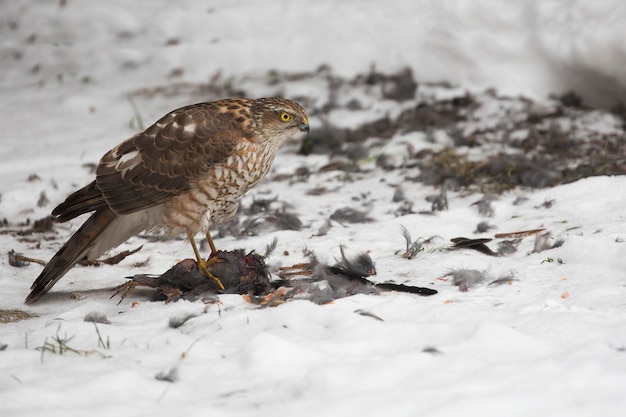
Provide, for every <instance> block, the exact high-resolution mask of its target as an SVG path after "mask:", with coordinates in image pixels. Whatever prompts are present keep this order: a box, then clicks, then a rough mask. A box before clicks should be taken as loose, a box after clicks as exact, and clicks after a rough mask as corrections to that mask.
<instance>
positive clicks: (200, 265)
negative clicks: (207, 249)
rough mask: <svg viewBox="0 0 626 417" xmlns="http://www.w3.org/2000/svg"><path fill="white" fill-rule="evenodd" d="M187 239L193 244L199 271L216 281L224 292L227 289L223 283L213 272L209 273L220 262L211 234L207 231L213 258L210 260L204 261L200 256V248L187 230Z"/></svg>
mask: <svg viewBox="0 0 626 417" xmlns="http://www.w3.org/2000/svg"><path fill="white" fill-rule="evenodd" d="M187 237H188V238H189V243H191V247H192V248H193V253H194V254H195V255H196V261H197V263H198V269H200V270H201V271H202V272H204V274H205V275H206V276H207V277H209V278H210V279H212V280H213V281H215V283H216V284H217V286H218V288H219V289H220V290H222V291H224V289H225V287H224V284H222V281H220V279H219V278H218V277H216V276H215V275H213V274H212V273H211V272H209V269H208V268H207V267H209V266H211V265H213V264H216V263H218V262H219V261H220V260H219V258H218V257H217V256H215V254H216V253H217V251H216V250H215V244H214V243H213V239H211V234H210V233H209V232H208V231H207V233H206V237H207V240H208V241H209V245H210V246H211V257H209V259H208V260H206V261H205V260H204V259H202V256H200V251H199V250H198V246H197V245H196V241H195V240H194V238H193V236H192V234H191V232H190V231H189V230H187Z"/></svg>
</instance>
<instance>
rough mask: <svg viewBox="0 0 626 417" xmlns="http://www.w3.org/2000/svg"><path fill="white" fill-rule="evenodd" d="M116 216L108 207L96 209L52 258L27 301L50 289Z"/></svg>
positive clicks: (33, 300) (84, 253)
mask: <svg viewBox="0 0 626 417" xmlns="http://www.w3.org/2000/svg"><path fill="white" fill-rule="evenodd" d="M115 218H116V214H115V213H114V212H113V211H111V209H109V208H108V207H105V208H100V209H98V210H96V211H95V212H94V213H93V214H92V215H91V217H90V218H89V219H87V221H86V222H85V223H84V224H83V225H82V226H81V227H80V229H78V230H77V231H76V233H74V234H73V235H72V237H70V238H69V240H68V241H67V242H65V245H63V247H62V248H61V249H59V251H58V252H57V253H56V254H55V255H54V256H53V257H52V259H50V262H48V264H47V265H46V266H45V267H44V269H43V271H41V274H39V276H38V277H37V279H36V280H35V282H33V285H32V286H31V287H30V288H31V290H32V291H31V292H30V294H28V297H26V303H27V304H32V303H34V302H35V301H37V300H38V299H39V298H40V297H42V296H43V295H45V294H46V293H47V292H48V291H50V288H52V287H53V286H54V284H56V283H57V281H58V280H59V279H61V277H63V275H65V274H66V273H67V271H69V270H70V269H71V268H72V267H73V266H74V265H76V263H77V262H78V261H80V260H81V259H82V258H84V257H85V255H86V254H87V252H89V249H90V247H91V246H92V245H93V244H94V242H95V241H96V239H97V238H98V236H100V234H101V233H102V232H103V231H104V230H105V229H106V228H107V226H109V225H110V224H111V222H112V221H113V220H114V219H115Z"/></svg>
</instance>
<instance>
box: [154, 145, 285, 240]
mask: <svg viewBox="0 0 626 417" xmlns="http://www.w3.org/2000/svg"><path fill="white" fill-rule="evenodd" d="M276 150H277V149H273V148H267V147H263V146H260V145H259V144H258V143H256V142H251V141H248V140H244V141H241V143H240V144H239V145H238V146H237V147H236V148H235V150H234V152H233V154H232V155H231V156H230V157H228V158H227V159H226V161H224V162H223V163H221V164H216V165H214V166H213V167H212V169H211V170H210V171H209V172H208V174H207V176H206V177H205V178H204V179H202V180H201V181H199V182H198V183H197V185H196V187H194V188H193V189H192V190H191V191H188V192H186V193H183V194H181V195H178V196H176V197H174V198H172V199H171V200H170V201H168V202H167V203H165V205H164V210H163V218H164V223H165V224H166V225H167V226H166V227H167V231H168V233H169V234H180V233H184V232H186V230H189V231H191V232H192V234H196V233H198V232H199V231H203V232H206V231H207V230H208V229H209V227H211V226H216V225H219V224H221V223H224V222H226V221H228V220H230V219H232V218H233V217H234V216H235V214H236V213H237V209H238V208H239V200H240V198H241V197H242V196H243V195H244V194H245V193H246V192H247V191H248V190H250V189H251V188H252V187H254V186H255V185H256V184H257V183H258V182H259V181H260V180H261V179H263V177H264V176H265V175H266V174H267V173H268V172H269V170H270V168H271V166H272V163H273V161H274V157H275V155H276Z"/></svg>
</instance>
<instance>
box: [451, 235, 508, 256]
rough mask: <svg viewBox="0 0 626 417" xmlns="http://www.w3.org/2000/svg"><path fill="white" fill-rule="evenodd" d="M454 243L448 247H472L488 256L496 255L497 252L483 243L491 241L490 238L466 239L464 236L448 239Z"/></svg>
mask: <svg viewBox="0 0 626 417" xmlns="http://www.w3.org/2000/svg"><path fill="white" fill-rule="evenodd" d="M450 240H451V241H452V242H453V243H454V245H452V247H451V248H450V249H451V250H455V249H473V250H476V251H478V252H480V253H484V254H485V255H489V256H498V254H497V253H496V252H494V251H492V250H491V249H489V247H488V246H487V245H486V244H485V243H487V242H491V239H486V238H485V239H468V238H466V237H455V238H453V239H450Z"/></svg>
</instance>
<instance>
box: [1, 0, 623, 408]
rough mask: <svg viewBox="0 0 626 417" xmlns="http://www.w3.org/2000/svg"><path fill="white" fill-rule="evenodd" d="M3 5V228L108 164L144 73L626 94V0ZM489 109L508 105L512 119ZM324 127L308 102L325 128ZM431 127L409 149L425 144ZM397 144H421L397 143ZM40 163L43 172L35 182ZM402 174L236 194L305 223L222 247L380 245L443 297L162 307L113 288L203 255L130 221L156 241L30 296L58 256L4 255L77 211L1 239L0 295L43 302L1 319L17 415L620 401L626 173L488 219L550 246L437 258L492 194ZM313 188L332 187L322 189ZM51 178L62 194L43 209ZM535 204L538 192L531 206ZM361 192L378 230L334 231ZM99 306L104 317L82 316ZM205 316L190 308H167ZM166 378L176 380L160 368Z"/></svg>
mask: <svg viewBox="0 0 626 417" xmlns="http://www.w3.org/2000/svg"><path fill="white" fill-rule="evenodd" d="M0 8H1V9H2V15H1V16H0V33H1V34H2V36H1V37H0V69H1V73H0V91H1V93H0V96H1V98H0V112H1V114H2V117H0V161H2V162H0V196H1V197H0V220H1V219H2V218H7V219H9V220H10V221H11V222H15V223H18V222H23V221H26V220H27V219H31V220H34V219H38V218H41V217H44V216H46V215H47V214H49V212H50V211H51V209H52V208H53V207H54V206H55V205H56V204H58V203H59V202H61V201H62V200H63V199H64V198H65V196H66V195H67V194H68V193H70V192H71V191H73V190H75V189H76V188H78V187H80V186H83V185H84V184H86V183H87V182H88V181H91V179H92V175H93V174H92V173H90V172H89V170H88V169H87V168H85V167H84V166H83V164H87V163H94V162H97V160H98V159H99V158H100V156H101V155H102V154H104V153H105V152H106V151H107V150H108V149H110V148H111V147H112V146H114V145H115V144H117V143H118V142H120V141H121V140H123V139H124V138H126V137H129V136H130V135H132V134H133V133H134V132H135V131H136V125H134V124H133V123H131V120H132V119H133V114H134V113H133V109H132V107H131V104H130V102H129V101H128V99H127V96H128V94H130V93H133V92H135V91H137V90H139V89H143V88H146V89H151V88H156V87H159V86H164V85H168V84H173V83H181V85H182V84H184V83H190V84H193V83H203V82H207V81H208V80H209V79H210V78H211V77H213V76H215V74H217V73H218V72H219V74H220V77H221V78H222V79H229V78H232V80H233V83H235V84H236V83H242V84H245V86H246V91H251V92H253V93H258V94H259V95H262V94H264V93H266V92H267V93H271V92H272V91H274V90H272V88H273V87H269V86H268V85H267V83H265V82H261V81H259V80H264V79H265V77H266V76H267V73H268V71H270V70H279V71H285V72H299V71H311V70H315V69H316V68H317V67H319V66H320V65H322V64H327V65H328V66H329V67H330V68H331V69H332V71H333V72H334V73H336V74H339V75H345V76H353V75H355V74H357V73H364V72H366V71H367V70H368V69H369V66H370V65H372V64H373V65H375V66H376V68H377V69H378V70H379V71H383V72H384V71H396V70H398V69H400V68H402V67H404V66H409V67H410V68H411V69H412V70H413V73H414V76H415V78H416V79H417V80H418V81H419V82H422V81H441V80H445V81H450V82H452V83H455V84H458V85H461V86H462V87H461V90H463V89H468V90H476V89H484V88H487V87H495V88H496V89H497V90H498V91H499V92H501V93H504V94H511V95H526V96H529V97H532V98H535V99H543V98H545V97H546V96H547V95H548V94H549V93H553V92H554V93H559V92H563V91H565V90H571V89H575V90H576V91H577V92H578V93H579V94H581V95H582V96H583V97H584V98H585V100H589V101H590V102H595V103H598V104H611V103H613V102H615V100H619V99H622V98H623V97H624V91H625V89H624V86H626V75H625V73H624V71H623V68H624V66H625V64H626V43H624V39H626V33H625V31H626V26H625V25H624V24H623V22H624V21H626V6H625V5H624V3H623V2H621V1H617V0H615V1H610V0H606V1H595V2H583V1H560V0H552V1H538V0H537V1H526V2H515V3H513V2H503V1H487V0H478V1H472V2H464V1H461V0H458V1H442V2H439V1H437V2H436V1H432V2H426V1H422V2H408V1H406V2H405V1H388V2H385V3H382V2H374V1H356V0H355V1H350V0H346V1H342V2H336V1H326V0H322V1H316V2H311V1H304V0H290V1H273V2H259V1H253V0H239V1H231V2H211V1H192V0H187V1H180V2H171V1H161V0H160V1H150V2H148V1H141V2H139V1H138V2H126V1H121V0H111V1H107V2H96V1H81V2H77V1H72V0H68V1H67V2H59V1H56V2H29V1H26V0H14V1H6V0H5V1H0ZM285 88H286V89H287V90H288V91H287V93H288V94H289V95H292V96H307V97H310V99H311V100H312V101H316V100H318V101H320V100H321V101H323V97H321V96H320V95H321V94H326V93H327V90H326V89H324V90H323V91H321V90H320V91H318V90H317V89H316V85H315V84H314V83H292V84H290V86H287V87H285ZM447 91H450V90H447ZM355 94H358V92H356V93H355ZM197 99H198V97H196V96H194V97H190V96H189V95H187V96H185V94H177V95H172V96H168V95H167V94H156V95H154V97H153V98H150V97H149V96H141V98H139V99H137V105H138V107H139V109H140V111H141V114H142V116H143V119H144V120H145V121H146V122H147V123H151V122H152V121H154V120H156V118H158V117H159V116H161V115H162V114H164V113H165V112H166V111H168V110H171V109H173V108H176V107H178V106H181V105H184V104H189V103H190V102H191V101H199V100H197ZM388 107H390V105H388V103H386V102H385V101H381V102H380V103H378V104H373V105H372V106H371V107H370V108H368V109H366V110H363V111H362V112H355V113H354V114H343V113H341V112H337V113H335V114H331V115H330V117H331V118H332V120H333V122H335V123H337V124H342V125H344V126H357V125H358V124H359V123H362V122H363V121H364V120H368V118H370V117H371V116H372V114H374V113H375V114H381V113H382V114H384V113H385V112H392V111H397V109H395V110H393V109H390V108H388ZM485 111H487V112H488V111H489V109H485ZM492 117H493V118H494V123H497V117H498V112H497V111H494V112H493V116H492ZM316 122H317V123H318V125H319V122H320V120H319V119H318V118H315V117H314V118H312V127H311V128H312V129H315V128H316V125H315V123H316ZM594 123H596V124H597V128H598V129H612V123H613V122H612V121H611V120H607V118H602V117H598V118H597V120H595V122H594ZM521 134H522V135H523V132H522V133H521ZM414 139H415V140H416V141H417V142H416V147H417V148H421V147H427V146H430V145H432V144H430V143H427V142H426V141H424V140H423V139H421V138H414ZM401 140H412V139H411V138H409V137H405V138H394V139H393V140H392V141H391V143H392V144H393V143H394V141H401ZM432 146H435V145H432ZM325 162H326V160H325V159H323V158H322V157H320V156H309V157H305V156H300V155H297V154H296V153H295V151H294V145H293V144H288V145H287V146H286V147H285V149H283V150H282V151H281V152H280V154H279V155H278V157H277V161H276V163H275V165H274V169H273V174H280V173H287V174H289V173H292V172H293V171H294V169H295V168H297V167H300V166H310V167H312V168H315V167H319V166H320V165H322V164H323V163H325ZM31 174H36V175H37V177H38V178H35V179H32V178H31V180H29V179H28V178H29V176H30V175H31ZM401 181H402V178H401V177H400V176H399V174H398V173H397V171H392V172H391V173H388V174H385V175H384V177H383V176H381V171H380V170H376V169H374V170H371V171H369V172H368V171H364V173H362V174H359V175H358V176H357V177H356V178H355V180H354V181H353V182H349V181H344V179H343V178H342V175H340V174H337V173H333V172H330V173H328V172H327V173H320V174H314V175H312V176H311V178H310V179H309V181H308V182H306V183H302V182H295V183H290V182H287V181H266V182H263V183H261V184H260V185H259V186H258V187H257V188H255V189H254V190H253V191H252V192H251V193H250V194H249V195H247V196H246V197H245V199H244V203H245V202H248V203H249V202H250V201H251V200H252V199H253V198H255V197H256V198H267V197H268V196H278V197H279V199H281V200H282V201H285V200H288V201H289V202H290V204H291V205H292V207H293V208H292V210H293V211H294V212H295V213H297V215H298V216H299V217H300V218H301V219H302V221H303V223H304V227H303V229H302V230H300V231H278V232H273V233H269V234H266V235H261V236H256V237H248V238H245V239H242V240H236V239H234V238H233V237H225V238H220V239H217V240H216V243H217V244H218V245H219V247H220V248H222V249H236V248H240V247H243V248H245V249H247V250H252V249H256V250H259V251H262V249H263V247H264V246H265V245H266V244H268V243H270V242H271V240H272V239H273V238H274V237H276V238H277V239H278V247H277V249H276V250H275V252H274V254H273V255H272V256H271V257H270V258H269V259H268V262H269V263H270V264H275V265H279V264H280V265H292V264H296V263H298V262H301V261H303V260H304V259H305V258H304V255H303V249H304V248H308V249H311V250H313V251H315V253H316V254H317V255H318V256H319V257H320V258H321V260H323V261H326V262H332V261H333V259H334V258H335V257H338V256H339V245H340V244H343V245H345V247H346V250H347V252H348V254H355V253H358V252H359V251H367V252H369V254H370V255H371V257H372V258H373V260H374V261H375V263H376V269H377V275H376V276H374V277H372V278H373V279H374V280H376V281H380V282H382V281H393V282H397V283H405V284H409V285H418V286H425V287H430V288H434V289H436V290H437V291H439V293H438V294H436V295H434V296H431V297H419V296H416V295H411V294H401V293H394V292H388V293H383V294H381V295H356V296H351V297H347V298H343V299H339V300H336V301H335V302H334V303H332V304H326V305H317V304H313V303H311V302H309V301H303V300H300V301H291V302H287V303H285V304H283V305H280V306H278V307H272V308H259V307H258V306H256V305H252V304H249V303H247V302H246V301H244V299H243V298H242V297H241V296H239V295H222V296H220V304H208V305H205V304H203V303H202V302H201V301H194V302H189V301H178V302H174V303H169V304H163V303H160V302H150V301H148V294H149V293H148V291H136V292H134V293H132V294H131V295H130V296H129V297H128V298H126V299H125V300H123V301H122V302H121V303H120V304H119V305H118V304H117V301H118V300H115V299H114V300H110V299H109V297H110V295H111V291H110V290H111V288H113V287H115V286H116V285H119V284H120V283H123V282H124V281H125V279H124V277H125V276H129V275H133V274H135V273H142V272H145V273H162V272H164V271H165V270H167V269H168V268H170V267H171V266H172V265H174V264H175V263H176V262H177V261H178V260H180V259H183V258H186V257H189V256H190V247H189V245H188V243H187V242H185V241H183V240H171V241H167V242H147V241H145V240H144V239H141V238H140V237H136V238H132V239H131V240H129V242H128V243H126V244H124V245H122V246H121V247H120V248H119V249H118V250H123V249H132V248H135V247H137V246H139V245H140V244H143V245H144V247H143V249H142V251H140V252H139V253H137V254H135V255H133V256H131V257H129V258H127V259H125V260H124V261H122V262H121V263H120V264H118V265H114V266H101V267H80V266H77V267H76V268H74V269H73V270H72V271H70V272H69V273H68V274H67V276H66V277H64V278H63V279H62V280H61V281H59V283H58V284H57V285H56V286H55V287H54V289H53V290H52V292H51V293H50V295H49V296H48V297H46V298H45V299H43V300H42V301H41V303H39V304H35V305H34V306H26V305H24V304H23V300H24V297H25V296H26V294H27V293H28V289H29V286H30V284H31V282H32V280H33V279H34V278H35V277H36V276H37V275H38V273H39V272H40V270H41V266H39V265H37V264H30V265H28V266H26V267H23V268H14V267H11V266H9V263H8V257H7V253H8V251H9V250H11V249H13V250H15V251H16V252H20V253H23V254H26V255H28V256H30V257H33V258H40V259H49V258H50V257H51V256H52V254H53V253H54V252H55V250H57V249H58V248H59V247H60V245H61V244H62V242H63V241H64V239H65V238H66V237H68V236H69V235H70V234H71V232H72V231H74V230H75V229H76V228H77V227H78V225H79V224H80V221H81V220H82V219H77V220H76V221H72V222H70V223H68V224H63V225H60V226H58V227H57V230H58V231H59V234H60V235H61V236H55V238H54V239H53V240H46V239H45V238H43V237H40V238H37V237H36V236H35V237H32V236H29V237H31V239H27V238H25V239H16V238H15V237H14V236H12V235H10V234H4V233H3V234H0V255H1V257H0V285H1V288H2V294H3V295H2V298H1V300H0V309H3V310H8V309H20V310H23V311H27V312H31V313H34V314H36V315H37V317H35V318H31V319H27V320H22V321H17V322H12V323H5V324H0V344H2V345H6V347H5V349H4V350H2V351H0V369H1V371H0V415H2V416H7V417H8V416H11V417H13V416H42V415H45V416H61V415H62V416H64V417H71V416H85V415H90V416H111V415H133V416H143V415H146V416H148V415H149V416H161V415H163V416H166V415H172V414H178V415H185V416H195V415H202V416H204V415H216V416H217V415H225V416H226V415H228V416H251V415H255V416H256V415H267V414H270V415H299V416H318V415H325V416H335V415H336V416H339V415H342V416H343V415H359V416H379V415H383V414H384V415H390V416H416V415H423V416H456V415H463V416H489V415H493V416H495V415H498V416H500V415H506V416H531V415H532V416H543V415H545V416H547V415H549V416H568V417H571V416H600V415H601V416H620V415H623V413H624V410H626V396H625V395H624V387H626V356H625V355H626V244H625V243H624V242H625V241H626V209H625V207H626V178H625V177H592V178H586V179H582V180H579V181H577V182H575V183H571V184H567V185H562V186H558V187H554V188H546V189H539V190H532V189H516V190H513V191H509V192H506V193H504V194H502V195H500V196H499V198H498V199H497V200H496V201H494V202H493V207H494V215H493V217H491V218H489V222H490V223H491V224H493V225H496V226H497V229H496V230H495V231H490V232H489V233H487V234H486V235H485V236H487V237H493V236H492V235H493V233H495V232H514V231H519V230H526V229H534V228H545V229H547V230H548V231H549V232H551V233H552V236H553V237H554V238H555V239H563V241H564V243H563V245H561V246H560V247H558V248H554V249H551V250H548V251H544V252H539V253H535V252H534V251H533V245H534V238H533V237H526V238H525V239H524V240H523V241H522V243H521V245H520V247H519V249H518V251H517V252H516V253H514V254H512V255H509V256H504V257H488V256H485V255H482V254H479V253H477V252H474V251H453V252H449V251H446V250H444V249H445V248H446V247H447V246H449V239H450V238H453V237H457V236H467V237H474V236H475V235H474V229H475V227H476V224H477V223H478V222H480V221H482V220H484V218H483V217H481V216H480V215H479V213H478V211H477V210H476V207H474V206H472V203H474V202H475V201H476V200H477V199H478V197H477V196H476V195H474V194H468V193H463V192H450V193H449V196H448V197H449V208H448V210H446V211H442V212H437V213H436V215H433V216H424V215H420V214H409V215H405V216H401V217H396V216H395V215H394V214H393V210H394V209H395V208H396V205H394V204H392V203H391V197H392V195H393V192H394V188H393V187H391V186H390V185H393V184H398V183H399V182H401ZM317 185H319V186H325V187H327V188H329V189H331V190H338V192H332V193H328V194H325V195H323V196H312V195H309V194H307V193H306V192H307V191H308V190H310V189H311V188H313V187H314V186H317ZM43 191H45V195H46V197H47V199H48V200H49V202H48V203H43V204H40V205H38V204H37V201H38V200H39V199H40V195H41V193H42V192H43ZM404 191H405V193H406V194H407V198H409V199H411V200H412V201H414V202H416V206H417V207H418V208H420V209H421V208H424V209H428V207H429V203H427V202H425V201H424V197H426V196H428V195H431V194H436V193H437V190H434V189H433V188H432V187H430V186H426V185H423V184H420V183H410V184H407V185H406V186H405V190H404ZM520 196H523V197H526V198H527V199H528V200H527V201H526V202H524V203H523V204H516V205H514V204H513V201H514V200H516V198H518V197H520ZM550 200H553V203H552V205H551V206H550V207H547V206H549V205H544V203H545V202H546V201H550ZM355 201H356V202H359V203H358V204H361V203H362V205H363V208H364V209H367V210H369V215H370V216H371V217H372V218H374V219H375V222H373V223H365V224H350V225H339V224H334V227H333V228H332V229H330V231H329V232H328V234H327V235H325V236H319V235H318V233H317V232H318V230H319V229H320V227H322V225H323V224H324V222H325V220H326V219H327V218H328V217H329V215H330V214H331V213H333V211H334V210H335V209H336V208H339V207H344V206H348V205H354V204H355ZM401 225H403V226H405V227H406V228H407V229H408V230H409V231H410V232H411V235H412V236H413V238H414V239H416V238H418V237H422V238H425V239H427V238H430V237H432V236H438V237H437V238H435V239H433V240H432V241H431V242H430V243H429V244H428V245H426V250H425V251H423V252H420V253H419V254H418V256H417V257H415V258H414V259H410V260H409V259H405V258H402V256H401V255H400V253H401V252H402V251H403V249H404V245H405V242H404V239H403V238H402V235H401V232H400V226H401ZM1 230H2V228H0V231H1ZM481 237H484V236H481ZM143 261H147V263H146V264H145V265H144V266H141V267H135V266H134V265H135V264H136V263H141V262H143ZM460 268H466V269H477V270H481V271H487V272H488V273H489V274H490V275H491V276H493V277H499V276H502V275H507V274H512V275H513V276H514V277H515V278H516V280H515V281H512V282H511V284H510V285H500V286H490V285H487V282H484V283H482V284H479V285H477V286H475V287H472V288H470V290H469V291H467V292H461V291H459V289H458V288H457V287H455V286H453V285H452V284H451V279H450V277H449V276H447V274H448V273H449V272H450V271H451V270H455V269H460ZM71 294H79V295H80V296H79V297H74V298H72V297H70V295H71ZM357 310H360V311H366V312H369V313H372V314H373V315H375V316H377V317H379V318H381V319H382V321H380V320H376V319H374V318H372V317H370V316H367V315H361V314H356V313H355V312H356V311H357ZM91 312H99V313H101V314H103V315H105V316H106V317H107V318H108V320H109V321H110V324H98V325H97V327H96V326H95V325H94V324H93V323H90V322H85V321H84V317H85V315H86V314H88V313H91ZM189 314H195V315H197V316H196V317H194V318H192V319H190V320H189V321H187V322H186V323H185V324H184V325H182V326H181V327H179V328H171V327H169V326H168V322H169V320H170V319H171V318H180V317H184V316H186V315H189ZM98 335H100V337H101V339H102V341H103V342H104V343H99V341H98V339H99V336H98ZM57 336H58V337H61V338H71V339H70V340H69V341H68V345H69V346H71V347H72V348H74V349H77V350H78V351H80V352H83V354H77V353H73V352H65V353H64V354H62V355H60V354H53V353H51V352H47V351H42V350H41V349H38V348H40V347H42V346H44V344H45V343H54V338H56V337H57ZM84 353H88V354H84ZM168 373H169V375H170V377H171V379H173V380H174V382H168V381H163V380H160V379H157V378H156V376H157V375H167V374H168Z"/></svg>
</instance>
